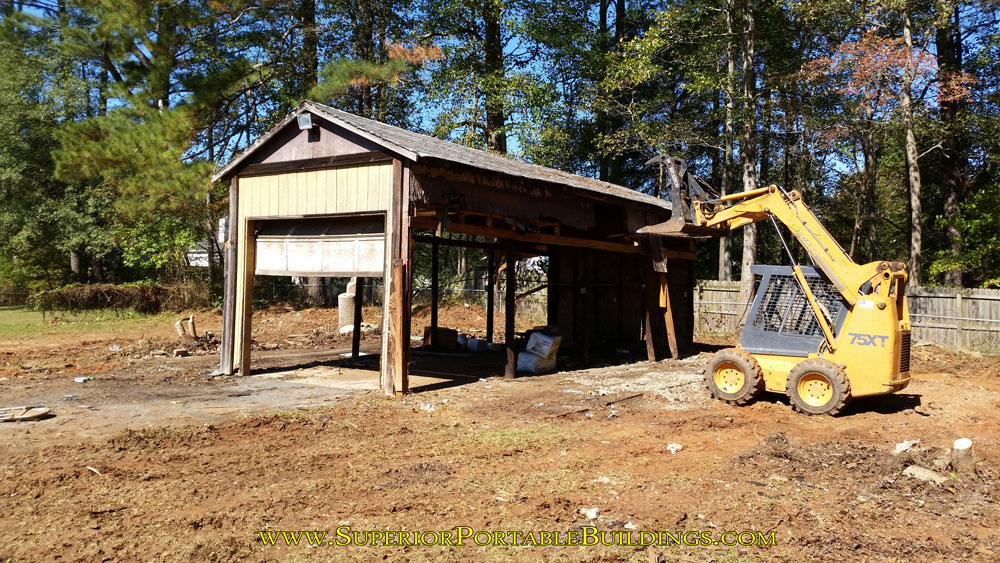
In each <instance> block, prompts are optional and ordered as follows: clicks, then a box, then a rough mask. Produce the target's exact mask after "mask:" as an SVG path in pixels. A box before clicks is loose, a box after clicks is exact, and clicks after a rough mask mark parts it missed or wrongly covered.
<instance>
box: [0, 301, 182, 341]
mask: <svg viewBox="0 0 1000 563" xmlns="http://www.w3.org/2000/svg"><path fill="white" fill-rule="evenodd" d="M175 316H176V315H175V314H174V313H160V314H159V315H140V314H138V313H135V312H133V311H119V312H117V313H116V312H115V311H111V310H108V309H102V310H97V311H87V312H84V313H67V312H65V311H60V312H58V313H51V312H49V313H46V314H45V319H44V321H43V319H42V312H41V311H32V310H29V309H24V308H22V307H15V306H7V307H0V336H30V335H34V334H43V333H52V332H85V331H122V330H129V329H133V328H137V327H141V326H143V325H147V324H155V323H157V322H159V321H166V320H169V319H172V318H174V317H175Z"/></svg>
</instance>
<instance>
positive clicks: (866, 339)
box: [847, 332, 889, 348]
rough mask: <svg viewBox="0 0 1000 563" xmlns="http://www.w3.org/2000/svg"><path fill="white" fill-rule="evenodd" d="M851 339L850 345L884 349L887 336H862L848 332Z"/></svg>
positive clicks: (861, 334)
mask: <svg viewBox="0 0 1000 563" xmlns="http://www.w3.org/2000/svg"><path fill="white" fill-rule="evenodd" d="M847 334H848V335H850V337H851V345H858V346H871V347H873V348H885V341H886V340H889V337H888V336H885V335H882V334H863V333H859V332H848V333H847Z"/></svg>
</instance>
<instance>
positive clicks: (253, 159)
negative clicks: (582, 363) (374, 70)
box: [216, 102, 695, 395]
mask: <svg viewBox="0 0 1000 563" xmlns="http://www.w3.org/2000/svg"><path fill="white" fill-rule="evenodd" d="M216 180H225V181H228V182H229V183H230V199H229V237H228V239H229V240H228V242H227V268H226V288H225V306H224V312H223V314H224V323H223V335H222V340H223V345H222V358H221V366H220V367H221V371H222V372H223V373H225V374H230V375H231V374H233V373H235V372H237V371H239V372H240V373H241V374H249V373H250V365H251V357H250V337H249V334H250V326H251V322H252V294H253V283H254V275H255V273H256V274H258V275H296V276H329V277H355V276H356V277H359V278H372V277H381V278H384V280H383V281H384V283H383V284H382V285H383V287H384V295H383V299H382V303H383V315H382V318H383V326H382V339H381V358H380V386H381V388H382V389H383V391H384V392H385V393H386V394H390V395H398V394H401V393H404V392H406V391H407V390H408V382H409V373H408V372H409V356H410V341H411V338H410V335H411V327H410V312H411V300H412V269H411V263H412V260H413V248H414V245H415V244H430V245H432V247H433V249H434V255H435V256H436V254H437V249H438V247H439V246H441V245H445V244H452V245H462V246H468V247H472V248H480V249H483V250H484V251H486V252H488V254H489V256H490V257H491V260H490V264H491V266H490V269H491V275H490V279H494V277H495V275H494V274H496V273H497V272H498V271H500V270H504V269H505V264H513V263H514V261H516V260H519V259H524V258H527V257H531V256H546V257H548V260H549V267H548V284H547V285H548V288H547V289H548V301H547V312H548V324H549V325H552V326H555V327H558V330H559V334H560V335H562V336H563V346H564V347H565V348H566V349H567V350H571V351H573V353H575V354H577V355H578V356H580V357H582V358H584V359H586V358H587V357H588V354H589V353H590V349H591V347H592V346H595V345H597V343H600V344H601V345H608V344H610V345H615V344H616V343H617V344H620V345H621V346H627V347H635V346H644V348H645V350H646V353H647V354H648V356H649V357H650V359H654V358H662V357H665V356H666V355H668V354H669V355H672V356H674V357H676V356H677V355H678V354H680V353H683V352H685V351H686V350H687V349H689V347H690V346H691V341H692V335H693V304H692V297H693V292H692V288H693V286H694V259H695V254H694V251H693V246H692V243H691V241H690V240H689V239H684V238H676V239H674V238H666V237H662V238H661V237H645V236H640V235H637V234H636V231H637V230H638V229H639V228H641V227H643V226H645V225H650V224H654V223H660V222H662V221H664V220H666V219H667V218H669V216H670V203H669V202H667V201H664V200H661V199H657V198H653V197H651V196H648V195H645V194H641V193H638V192H636V191H634V190H629V189H626V188H623V187H621V186H616V185H613V184H609V183H607V182H601V181H598V180H594V179H592V178H585V177H581V176H576V175H573V174H568V173H565V172H561V171H558V170H553V169H550V168H545V167H541V166H536V165H532V164H528V163H525V162H520V161H516V160H511V159H508V158H505V157H503V156H499V155H495V154H490V153H487V152H483V151H479V150H475V149H471V148H468V147H463V146H460V145H456V144H454V143H449V142H446V141H442V140H439V139H435V138H432V137H428V136H425V135H420V134H417V133H413V132H411V131H407V130H404V129H400V128H397V127H392V126H389V125H386V124H384V123H379V122H376V121H372V120H369V119H364V118H361V117H358V116H355V115H352V114H349V113H345V112H343V111H339V110H336V109H333V108H330V107H328V106H325V105H322V104H317V103H313V102H303V103H302V104H301V105H300V106H299V107H298V108H297V109H296V110H295V111H293V112H292V113H291V114H289V115H288V116H287V117H286V118H285V119H283V120H282V121H281V122H280V123H278V124H277V125H276V126H275V127H274V128H273V129H271V130H270V131H269V132H268V133H267V134H265V135H264V136H262V137H261V138H260V139H258V140H257V141H256V142H255V143H254V144H253V145H251V146H250V147H248V148H247V150H245V151H244V152H243V153H241V154H240V155H239V156H237V157H235V158H234V159H233V160H232V161H231V162H229V163H228V164H227V165H226V166H225V167H224V168H222V169H221V170H220V171H219V172H218V173H217V175H216ZM448 232H450V233H461V234H465V235H469V236H468V237H464V238H466V239H467V240H465V241H456V240H453V239H450V238H444V237H442V234H443V233H448ZM435 262H436V260H435ZM513 270H514V269H513V268H506V269H505V271H506V272H511V271H513ZM434 277H435V278H436V277H437V276H434ZM434 284H435V285H434V287H433V290H434V294H435V295H436V293H437V286H436V279H435V280H434ZM506 285H507V287H508V290H507V293H506V296H505V299H506V301H505V305H506V306H505V309H506V315H507V317H506V318H507V322H506V331H505V334H504V341H505V342H506V346H507V354H506V368H505V374H506V375H507V376H509V377H513V375H514V370H515V362H516V354H517V350H516V349H515V348H514V347H515V335H514V332H513V331H514V323H513V322H512V319H513V314H514V308H515V300H514V291H515V289H514V287H515V284H506ZM493 289H494V287H493V284H490V287H489V291H490V293H491V295H492V292H493ZM434 303H435V307H436V299H435V300H434ZM489 303H490V304H492V303H493V300H492V299H490V300H489ZM432 318H433V319H436V312H432ZM488 322H489V326H488V327H487V329H488V331H489V332H492V316H491V315H489V321H488ZM355 328H357V327H355ZM417 328H422V327H414V329H417ZM356 332H357V331H356ZM418 332H419V331H418ZM356 343H357V337H355V346H357V344H356ZM355 349H356V348H355Z"/></svg>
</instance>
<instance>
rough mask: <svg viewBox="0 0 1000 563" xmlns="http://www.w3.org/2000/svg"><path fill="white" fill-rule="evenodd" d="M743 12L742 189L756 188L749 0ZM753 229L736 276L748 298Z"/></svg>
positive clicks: (745, 240)
mask: <svg viewBox="0 0 1000 563" xmlns="http://www.w3.org/2000/svg"><path fill="white" fill-rule="evenodd" d="M742 8H743V10H742V12H743V140H742V142H740V161H741V163H742V167H743V190H744V191H748V190H753V189H756V188H757V158H756V143H757V75H756V73H755V72H754V13H753V0H742ZM756 252H757V229H756V228H755V226H754V225H747V226H746V227H744V228H743V268H742V272H741V277H740V296H741V297H742V298H743V300H744V301H746V300H749V298H750V294H751V293H752V291H753V274H752V273H751V272H750V266H752V265H753V264H755V263H756V260H755V255H756Z"/></svg>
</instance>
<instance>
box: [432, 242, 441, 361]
mask: <svg viewBox="0 0 1000 563" xmlns="http://www.w3.org/2000/svg"><path fill="white" fill-rule="evenodd" d="M438 240H440V239H439V237H434V238H433V240H432V241H431V344H432V345H433V347H434V348H435V349H436V348H437V344H438V342H437V340H438V292H439V291H440V287H439V285H440V268H441V260H440V247H439V245H438Z"/></svg>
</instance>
